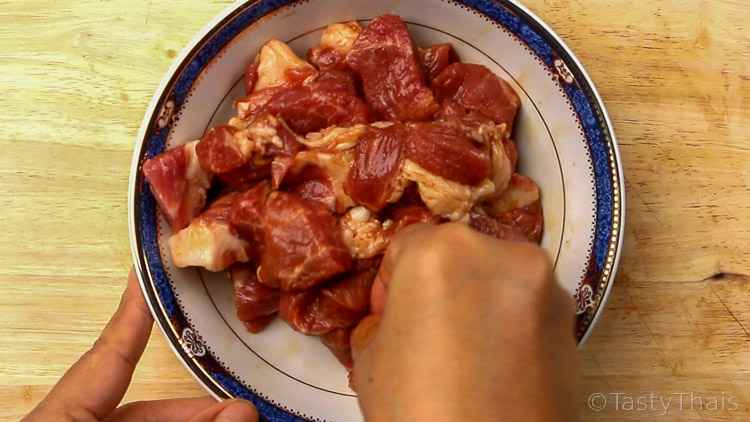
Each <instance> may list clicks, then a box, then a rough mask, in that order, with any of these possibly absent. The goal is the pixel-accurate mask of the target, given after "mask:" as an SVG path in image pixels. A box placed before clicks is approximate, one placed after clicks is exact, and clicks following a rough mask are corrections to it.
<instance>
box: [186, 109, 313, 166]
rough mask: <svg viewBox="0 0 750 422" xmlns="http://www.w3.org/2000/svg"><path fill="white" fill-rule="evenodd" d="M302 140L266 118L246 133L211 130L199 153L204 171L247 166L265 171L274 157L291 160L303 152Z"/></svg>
mask: <svg viewBox="0 0 750 422" xmlns="http://www.w3.org/2000/svg"><path fill="white" fill-rule="evenodd" d="M299 140H300V138H298V136H297V135H296V134H295V133H294V132H293V131H292V130H291V129H290V128H289V127H288V126H287V125H286V123H285V122H284V121H283V120H281V119H279V118H277V117H275V116H273V115H271V114H263V115H261V116H259V117H258V118H256V119H255V120H253V121H252V122H250V123H249V124H247V127H246V128H244V129H238V128H237V126H236V125H235V126H230V125H223V126H219V127H215V128H213V129H211V130H209V131H208V132H207V133H206V135H205V136H203V139H201V141H200V142H199V143H198V146H197V147H196V152H197V154H198V159H199V160H200V164H201V166H202V167H203V168H205V169H207V170H208V171H210V172H212V173H217V174H220V173H227V172H232V171H234V170H237V169H239V168H241V167H243V166H247V165H250V166H251V168H253V169H257V168H263V167H264V166H267V165H268V163H270V162H271V159H273V157H275V156H278V155H282V156H292V155H294V154H295V153H296V152H297V151H299V150H300V149H301V148H302V144H301V143H300V142H299Z"/></svg>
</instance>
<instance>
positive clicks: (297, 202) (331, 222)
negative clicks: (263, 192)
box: [260, 192, 352, 291]
mask: <svg viewBox="0 0 750 422" xmlns="http://www.w3.org/2000/svg"><path fill="white" fill-rule="evenodd" d="M263 245H264V248H263V253H262V254H261V270H260V278H261V280H262V281H263V282H264V283H266V284H270V285H272V286H279V287H281V289H282V290H285V291H289V290H303V289H309V288H311V287H313V286H315V285H317V284H319V283H321V282H323V281H325V280H327V279H329V278H331V277H333V276H335V275H338V274H341V273H343V272H345V271H347V270H348V269H349V268H350V267H351V264H352V261H351V256H350V255H349V250H348V249H347V247H346V246H345V245H344V243H343V241H342V239H341V234H340V230H338V221H337V220H336V218H335V217H334V216H333V214H331V212H330V211H329V210H328V209H327V208H326V207H325V206H324V205H322V204H319V203H316V202H312V201H306V200H304V199H302V198H300V197H299V196H298V195H295V194H291V193H285V192H274V193H273V194H272V195H271V196H270V197H269V199H268V201H267V202H266V209H265V213H264V217H263Z"/></svg>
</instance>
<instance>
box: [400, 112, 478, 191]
mask: <svg viewBox="0 0 750 422" xmlns="http://www.w3.org/2000/svg"><path fill="white" fill-rule="evenodd" d="M405 155H406V158H407V159H409V160H411V161H413V162H414V163H416V164H418V165H419V166H420V167H422V168H423V169H425V170H427V171H429V172H430V173H432V174H434V175H437V176H440V177H442V178H444V179H447V180H450V181H453V182H456V183H460V184H463V185H469V186H476V185H478V184H480V183H481V182H482V181H484V180H485V179H487V178H488V177H489V175H490V154H489V152H488V151H487V148H486V146H483V145H481V144H478V143H476V142H474V141H473V140H471V139H470V138H468V137H467V136H466V135H465V134H464V133H463V131H462V130H461V129H459V128H455V127H452V126H448V125H443V124H439V123H415V124H411V125H409V127H408V131H407V138H406V154H405Z"/></svg>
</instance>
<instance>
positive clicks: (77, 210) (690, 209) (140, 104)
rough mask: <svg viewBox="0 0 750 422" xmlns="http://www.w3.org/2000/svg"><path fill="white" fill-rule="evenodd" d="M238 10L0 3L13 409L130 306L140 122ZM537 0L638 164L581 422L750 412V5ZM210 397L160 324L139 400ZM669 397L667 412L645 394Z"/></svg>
mask: <svg viewBox="0 0 750 422" xmlns="http://www.w3.org/2000/svg"><path fill="white" fill-rule="evenodd" d="M229 3H230V2H229V1H216V0H213V1H189V0H181V1H177V0H170V1H165V0H159V1H138V2H136V1H125V0H113V1H107V2H102V1H94V0H87V1H73V0H57V1H38V0H25V1H13V2H0V92H1V93H2V95H0V110H2V112H0V192H2V194H0V233H2V235H0V289H2V290H1V292H2V294H0V419H3V420H12V419H19V418H20V417H21V416H22V415H24V414H25V413H26V412H28V411H29V410H30V409H31V408H32V407H33V405H34V404H35V403H36V402H38V401H39V400H40V399H41V398H42V397H43V396H44V395H45V393H46V392H47V391H48V390H49V389H50V387H51V385H53V383H54V382H55V381H56V380H57V379H58V377H59V376H60V375H61V374H62V373H63V371H64V370H65V369H66V368H67V367H68V365H70V364H71V363H72V362H73V361H74V360H75V359H76V358H77V357H78V356H79V355H80V354H81V353H82V352H84V351H85V350H86V349H87V348H88V347H89V346H90V344H91V343H92V342H93V341H94V339H95V338H96V337H97V334H98V333H99V330H100V329H101V327H102V326H103V325H104V323H105V322H106V320H107V319H108V317H109V315H110V314H111V313H112V311H113V310H114V308H115V306H116V303H117V301H118V298H119V295H120V292H121V290H122V288H123V285H124V280H125V276H126V273H127V271H128V268H129V266H130V253H129V244H128V237H127V222H126V216H127V210H126V196H127V193H126V192H127V185H128V171H129V169H130V158H131V150H132V145H133V141H134V140H135V134H136V131H137V128H138V125H139V123H140V121H141V118H142V116H143V113H144V111H145V108H146V105H147V103H148V101H149V99H150V98H151V95H152V94H153V92H154V90H155V89H156V86H157V84H158V82H159V81H160V80H161V78H162V76H163V74H164V72H165V71H166V70H167V67H168V66H169V64H170V63H171V62H172V60H173V59H174V58H175V56H176V54H177V52H178V51H179V50H180V49H181V48H182V47H183V46H184V45H185V44H186V43H187V42H188V41H189V40H190V39H191V38H192V37H193V35H194V34H195V33H196V31H198V30H199V29H200V28H201V27H202V26H203V25H204V24H205V23H206V22H208V21H209V20H210V19H211V18H212V17H213V16H214V15H215V14H216V13H218V12H219V11H220V10H221V9H222V8H224V7H225V6H227V5H228V4H229ZM525 3H526V4H527V5H528V6H529V7H530V8H531V9H532V10H533V11H534V12H536V13H537V14H539V15H540V16H541V17H542V18H543V19H544V20H545V21H547V22H548V23H549V24H550V25H551V26H552V27H553V28H554V29H555V30H556V31H557V32H558V33H559V34H560V35H561V36H562V37H563V38H564V39H565V40H566V41H567V42H568V43H569V45H570V46H571V47H572V48H573V50H574V51H575V52H576V53H577V54H578V56H579V58H580V59H581V60H582V61H583V63H584V64H585V66H586V67H587V69H588V70H589V72H590V73H591V76H592V77H593V79H594V81H595V82H596V83H597V85H598V87H599V89H600V91H601V94H602V96H603V97H604V99H605V102H606V103H607V106H608V108H609V111H610V113H611V115H612V118H613V120H614V123H615V127H616V130H617V134H618V137H619V141H620V148H621V151H622V158H623V163H624V168H625V175H626V185H627V193H628V220H627V234H626V238H625V253H624V257H623V260H622V265H621V270H620V274H619V277H618V280H617V284H616V286H615V289H614V293H613V295H612V298H611V299H610V302H609V306H608V309H607V312H606V314H605V315H604V318H603V320H602V321H601V324H600V326H599V327H598V329H597V330H596V331H595V333H594V335H593V337H592V339H591V341H590V342H589V343H588V345H587V346H586V347H585V349H584V350H583V351H582V353H581V357H582V370H581V392H580V395H579V396H580V408H581V410H582V417H581V420H592V421H641V420H644V421H645V420H648V421H651V420H670V421H747V420H750V36H749V35H748V31H750V24H749V23H748V22H750V8H749V7H748V6H747V4H746V2H744V1H737V0H734V1H732V0H712V1H704V0H681V1H677V2H674V1H667V0H654V1H650V2H632V1H625V0H588V1H583V0H527V1H526V2H525ZM203 394H204V392H203V390H202V389H201V388H200V387H199V386H198V385H197V384H196V383H195V382H194V381H193V379H192V377H191V376H190V375H189V374H188V373H187V372H186V371H185V370H184V369H183V367H182V365H181V364H180V363H179V362H178V361H177V359H176V358H175V357H174V356H173V354H172V352H171V350H170V349H169V346H168V345H167V344H166V343H165V341H164V340H163V339H162V337H161V334H160V333H159V332H158V331H156V332H155V333H154V334H153V338H152V342H151V343H150V345H149V347H148V350H147V352H146V354H145V356H144V358H143V361H142V362H141V364H140V366H139V367H138V370H137V372H136V375H135V379H134V381H133V384H132V386H131V388H130V390H129V392H128V394H127V397H126V400H127V401H132V400H141V399H158V398H168V397H181V396H194V395H203ZM593 394H601V395H603V396H597V395H594V396H592V395H593ZM589 397H593V398H592V405H591V406H589V405H588V404H587V401H588V399H589ZM601 397H604V398H606V399H607V403H606V405H605V406H603V407H604V409H603V410H601V411H596V410H598V409H591V407H597V406H601V404H602V399H601ZM670 397H671V398H672V401H671V404H670V406H669V409H668V411H664V410H663V409H662V408H661V407H660V405H659V403H660V402H659V401H654V402H653V403H654V404H653V405H649V406H647V407H650V408H651V410H648V409H646V410H643V409H642V406H640V405H639V403H642V402H647V403H651V402H652V401H653V400H661V401H663V402H668V401H669V398H670ZM722 397H724V402H723V403H719V405H717V406H714V405H713V404H712V403H713V402H712V399H714V400H715V401H717V402H718V399H721V398H722ZM654 398H655V399H654ZM629 399H630V400H632V403H631V405H628V400H629ZM639 399H640V401H638V400H639ZM680 399H681V401H682V403H680V402H679V401H680ZM730 399H731V400H730ZM639 409H640V410H639Z"/></svg>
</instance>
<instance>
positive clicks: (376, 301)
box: [370, 224, 434, 314]
mask: <svg viewBox="0 0 750 422" xmlns="http://www.w3.org/2000/svg"><path fill="white" fill-rule="evenodd" d="M432 229H434V226H432V225H429V224H415V225H412V226H409V227H406V228H405V229H403V230H402V231H400V232H399V233H398V235H396V237H394V238H393V240H392V241H391V243H390V245H389V246H388V249H387V250H386V252H385V255H384V256H383V260H382V261H381V263H380V268H379V269H378V274H377V275H376V276H375V281H374V282H373V285H372V291H371V293H370V309H371V311H372V313H374V314H382V313H383V311H384V310H385V303H386V301H387V298H388V285H389V284H390V282H391V276H392V274H393V269H394V267H395V266H396V263H397V262H398V259H399V257H400V256H401V254H402V252H403V250H404V248H405V246H404V245H405V244H407V243H411V242H412V241H413V239H414V238H418V237H420V236H422V234H423V233H425V232H429V230H432Z"/></svg>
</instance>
